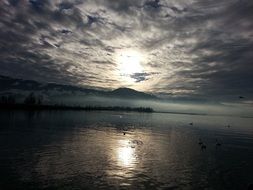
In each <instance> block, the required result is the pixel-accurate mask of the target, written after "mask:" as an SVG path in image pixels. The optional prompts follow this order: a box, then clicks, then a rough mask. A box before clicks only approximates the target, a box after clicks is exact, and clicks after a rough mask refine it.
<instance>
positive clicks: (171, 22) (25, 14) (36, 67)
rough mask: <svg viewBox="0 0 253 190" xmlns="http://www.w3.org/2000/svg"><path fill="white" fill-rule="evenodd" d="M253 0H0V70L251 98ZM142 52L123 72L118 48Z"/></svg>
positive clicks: (169, 92) (99, 84)
mask: <svg viewBox="0 0 253 190" xmlns="http://www.w3.org/2000/svg"><path fill="white" fill-rule="evenodd" d="M252 10H253V2H252V1H251V0H230V1H221V0H212V1H211V0H206V1H203V0H170V1H169V0H168V1H162V0H135V1H132V0H120V1H119V0H73V1H63V0H53V1H50V0H9V1H7V0H3V1H1V2H0V58H1V59H0V60H1V63H0V74H2V75H8V76H11V77H18V78H26V79H34V80H39V81H45V82H57V83H67V84H75V85H80V86H85V87H91V88H104V89H112V88H118V87H123V86H124V87H131V88H134V89H137V90H142V91H147V92H152V93H155V94H160V95H166V96H168V97H172V96H173V97H187V98H193V99H194V98H200V99H209V100H217V99H218V100H222V99H225V100H227V99H231V100H233V99H236V98H237V97H238V96H239V95H243V96H247V97H248V98H249V99H253V74H252V73H253V65H252V60H253V52H252V51H253V22H252V20H253V11H252ZM124 50H126V51H127V50H134V51H138V52H141V54H142V56H143V57H144V59H143V60H142V62H141V65H142V68H143V70H142V71H141V72H136V73H132V74H129V75H128V76H122V75H121V74H120V71H119V63H118V61H117V59H116V57H117V54H118V52H120V51H121V52H122V51H124Z"/></svg>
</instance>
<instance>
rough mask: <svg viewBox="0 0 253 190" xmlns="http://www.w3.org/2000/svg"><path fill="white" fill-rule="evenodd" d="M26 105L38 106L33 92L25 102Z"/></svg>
mask: <svg viewBox="0 0 253 190" xmlns="http://www.w3.org/2000/svg"><path fill="white" fill-rule="evenodd" d="M24 103H25V104H27V105H35V104H36V97H35V95H34V93H33V92H31V93H30V94H29V95H28V96H27V97H26V98H25V100H24Z"/></svg>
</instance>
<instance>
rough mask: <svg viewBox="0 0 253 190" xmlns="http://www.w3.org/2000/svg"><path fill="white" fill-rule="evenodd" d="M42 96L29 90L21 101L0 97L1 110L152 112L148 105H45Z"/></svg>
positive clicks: (10, 96)
mask: <svg viewBox="0 0 253 190" xmlns="http://www.w3.org/2000/svg"><path fill="white" fill-rule="evenodd" d="M42 100H43V97H42V96H36V95H35V94H34V93H33V92H31V93H30V94H29V95H28V96H27V97H26V98H25V99H24V102H23V103H16V100H15V97H14V96H12V95H9V96H2V97H0V109H1V110H35V111H36V110H85V111H93V110H98V111H100V110H101V111H102V110H104V111H135V112H153V109H152V108H149V107H135V108H133V107H122V106H106V107H103V106H84V107H83V106H68V105H59V104H54V105H45V104H42Z"/></svg>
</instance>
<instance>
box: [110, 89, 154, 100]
mask: <svg viewBox="0 0 253 190" xmlns="http://www.w3.org/2000/svg"><path fill="white" fill-rule="evenodd" d="M109 94H110V95H111V96H115V97H121V98H135V99H156V98H157V97H156V96H154V95H151V94H146V93H144V92H139V91H136V90H133V89H130V88H118V89H116V90H113V91H111V92H109Z"/></svg>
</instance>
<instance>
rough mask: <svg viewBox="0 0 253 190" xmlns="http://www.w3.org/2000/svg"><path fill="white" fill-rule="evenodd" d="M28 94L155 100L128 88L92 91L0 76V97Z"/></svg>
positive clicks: (152, 96)
mask: <svg viewBox="0 0 253 190" xmlns="http://www.w3.org/2000/svg"><path fill="white" fill-rule="evenodd" d="M30 92H34V93H35V94H40V95H43V96H44V97H46V98H48V99H50V97H57V96H73V97H74V96H79V97H80V96H82V97H85V96H98V97H107V98H121V99H157V97H156V96H154V95H150V94H147V93H144V92H139V91H136V90H133V89H130V88H119V89H116V90H113V91H103V90H94V89H88V88H82V87H78V86H72V85H63V84H56V83H40V82H37V81H33V80H23V79H14V78H10V77H7V76H0V95H8V94H14V95H16V96H19V97H22V96H23V97H24V96H26V95H27V94H29V93H30Z"/></svg>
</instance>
